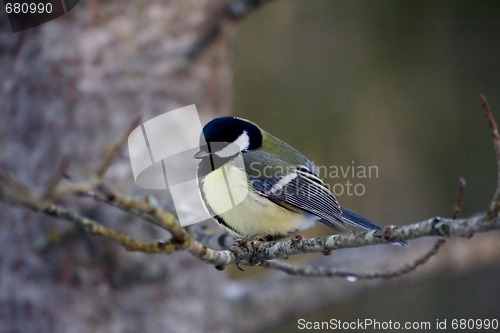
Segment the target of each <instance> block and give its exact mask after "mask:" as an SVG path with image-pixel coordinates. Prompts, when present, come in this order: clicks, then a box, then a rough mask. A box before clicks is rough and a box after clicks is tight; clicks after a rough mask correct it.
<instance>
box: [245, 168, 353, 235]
mask: <svg viewBox="0 0 500 333" xmlns="http://www.w3.org/2000/svg"><path fill="white" fill-rule="evenodd" d="M311 164H312V162H311ZM315 171H316V170H315ZM315 173H316V172H313V171H311V170H310V169H309V168H308V167H307V166H304V165H301V166H299V167H297V168H294V169H293V170H291V171H290V172H289V173H287V174H285V175H283V176H280V177H266V178H260V177H259V178H253V179H251V180H250V183H251V184H252V186H253V187H254V189H255V190H256V191H257V192H259V193H260V194H261V195H263V196H265V197H267V198H268V199H270V200H271V201H273V202H275V203H276V204H278V205H280V206H283V207H285V208H288V209H291V210H295V211H306V212H309V213H311V214H313V215H315V216H317V217H318V218H320V219H319V221H320V222H321V223H323V224H325V225H327V226H329V227H331V228H333V229H336V230H340V229H339V226H340V227H343V228H345V229H347V230H349V228H348V227H347V226H346V224H345V222H344V219H343V218H342V209H341V207H340V205H339V203H338V201H337V199H336V198H335V196H334V195H333V193H332V192H331V191H330V190H329V189H328V187H327V186H326V185H325V183H323V181H322V180H321V179H320V178H319V177H318V176H317V175H316V174H315Z"/></svg>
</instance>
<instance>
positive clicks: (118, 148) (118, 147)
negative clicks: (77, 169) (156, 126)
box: [96, 116, 142, 180]
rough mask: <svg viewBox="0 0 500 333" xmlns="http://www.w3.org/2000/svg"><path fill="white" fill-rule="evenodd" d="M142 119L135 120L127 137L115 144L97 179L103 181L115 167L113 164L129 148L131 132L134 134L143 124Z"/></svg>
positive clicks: (97, 174) (98, 172)
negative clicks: (112, 167) (112, 166)
mask: <svg viewBox="0 0 500 333" xmlns="http://www.w3.org/2000/svg"><path fill="white" fill-rule="evenodd" d="M141 118H142V116H138V117H137V118H135V119H134V120H133V121H132V123H131V124H130V126H129V128H128V130H127V131H126V132H125V135H124V136H123V137H122V139H121V140H120V141H119V142H118V143H117V144H115V145H114V146H113V148H111V152H110V153H109V154H107V155H106V157H105V159H104V161H103V163H102V164H101V166H100V167H99V169H98V171H97V173H96V178H97V179H99V180H102V179H103V178H104V176H105V175H106V172H107V171H108V169H109V168H110V167H111V165H113V163H114V162H116V160H117V159H118V158H119V157H120V155H121V154H122V153H123V150H125V147H127V142H128V136H129V134H130V132H132V131H133V130H134V129H135V128H136V127H137V126H139V124H140V123H141Z"/></svg>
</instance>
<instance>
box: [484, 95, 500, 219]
mask: <svg viewBox="0 0 500 333" xmlns="http://www.w3.org/2000/svg"><path fill="white" fill-rule="evenodd" d="M481 107H482V108H483V111H484V116H485V117H486V119H487V120H488V124H489V125H490V129H491V136H492V138H493V148H494V150H495V156H496V162H497V188H496V191H495V194H494V196H493V200H492V202H491V205H490V210H489V212H488V216H489V217H495V216H498V215H499V212H500V134H499V133H498V126H497V123H496V121H495V117H494V116H493V111H492V110H491V107H490V104H489V103H488V100H487V99H486V97H485V96H484V95H483V94H481Z"/></svg>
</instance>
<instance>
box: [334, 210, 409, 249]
mask: <svg viewBox="0 0 500 333" xmlns="http://www.w3.org/2000/svg"><path fill="white" fill-rule="evenodd" d="M342 220H344V222H345V223H347V224H350V225H353V226H355V227H358V228H361V229H365V230H381V229H382V228H381V227H380V226H379V225H377V224H375V223H373V222H372V221H370V220H368V219H367V218H366V217H364V216H361V215H359V214H357V213H355V212H353V211H351V210H349V209H346V208H344V207H342ZM394 244H395V245H401V246H409V245H410V244H408V243H407V242H405V241H398V242H397V243H394Z"/></svg>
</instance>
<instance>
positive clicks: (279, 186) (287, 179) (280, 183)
mask: <svg viewBox="0 0 500 333" xmlns="http://www.w3.org/2000/svg"><path fill="white" fill-rule="evenodd" d="M295 178H297V173H296V172H295V171H294V172H292V173H289V174H288V175H286V176H284V177H283V178H281V179H280V180H279V181H278V182H277V183H276V184H274V186H273V187H272V188H271V193H278V192H279V191H281V189H282V188H283V187H285V186H286V185H288V184H289V183H290V182H291V181H292V180H294V179H295Z"/></svg>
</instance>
